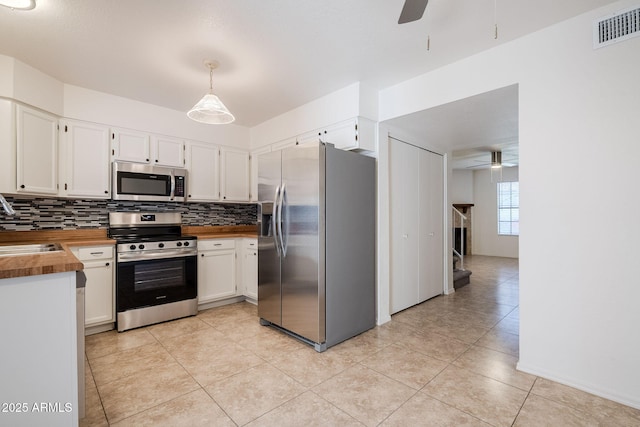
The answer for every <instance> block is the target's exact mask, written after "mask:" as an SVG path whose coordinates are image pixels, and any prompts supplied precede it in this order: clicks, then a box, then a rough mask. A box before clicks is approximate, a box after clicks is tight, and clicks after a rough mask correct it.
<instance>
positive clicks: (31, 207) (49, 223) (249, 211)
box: [0, 196, 257, 231]
mask: <svg viewBox="0 0 640 427" xmlns="http://www.w3.org/2000/svg"><path fill="white" fill-rule="evenodd" d="M6 199H7V201H8V202H9V203H11V205H12V206H13V209H14V210H15V211H16V214H15V215H14V216H8V215H6V214H5V213H4V211H3V210H2V209H0V230H4V231H30V230H72V229H79V228H107V227H108V226H109V212H116V211H146V212H180V213H181V214H182V224H184V225H254V224H255V223H256V221H257V206H256V205H255V204H242V203H237V204H233V203H163V202H121V201H114V200H80V199H58V198H49V197H47V198H34V197H27V196H24V197H23V196H14V197H6Z"/></svg>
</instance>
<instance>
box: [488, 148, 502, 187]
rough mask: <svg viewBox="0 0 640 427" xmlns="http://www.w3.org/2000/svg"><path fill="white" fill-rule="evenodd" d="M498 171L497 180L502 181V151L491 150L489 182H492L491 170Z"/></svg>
mask: <svg viewBox="0 0 640 427" xmlns="http://www.w3.org/2000/svg"><path fill="white" fill-rule="evenodd" d="M494 170H495V171H500V177H499V179H498V181H502V151H492V152H491V182H493V171H494Z"/></svg>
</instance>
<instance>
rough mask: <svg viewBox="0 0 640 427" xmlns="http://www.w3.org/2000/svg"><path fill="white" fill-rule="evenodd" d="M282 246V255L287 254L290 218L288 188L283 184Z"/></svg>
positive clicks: (281, 197) (281, 208) (281, 200)
mask: <svg viewBox="0 0 640 427" xmlns="http://www.w3.org/2000/svg"><path fill="white" fill-rule="evenodd" d="M280 192H281V194H280V248H281V249H282V257H283V258H285V257H286V256H287V246H288V245H287V241H288V237H289V218H288V215H287V214H288V206H287V189H286V187H285V185H284V184H282V190H281V191H280ZM283 209H284V217H283V216H282V210H283Z"/></svg>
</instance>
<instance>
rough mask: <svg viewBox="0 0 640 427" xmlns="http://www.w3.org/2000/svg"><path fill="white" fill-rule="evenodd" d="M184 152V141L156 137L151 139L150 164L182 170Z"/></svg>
mask: <svg viewBox="0 0 640 427" xmlns="http://www.w3.org/2000/svg"><path fill="white" fill-rule="evenodd" d="M184 151H185V147H184V141H183V140H181V139H177V138H171V137H168V136H157V135H153V136H152V137H151V158H152V159H153V161H152V162H151V163H153V164H155V165H161V166H173V167H178V168H183V167H184V166H185V160H184Z"/></svg>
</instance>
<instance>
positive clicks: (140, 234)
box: [109, 212, 197, 256]
mask: <svg viewBox="0 0 640 427" xmlns="http://www.w3.org/2000/svg"><path fill="white" fill-rule="evenodd" d="M180 220H181V218H180V214H179V213H174V212H157V213H149V212H111V213H109V237H111V238H113V239H116V242H117V245H116V249H117V252H118V253H126V252H129V253H131V252H140V251H144V252H145V253H147V254H148V253H149V252H150V251H154V252H162V251H169V250H172V251H176V250H181V251H185V250H187V249H188V250H190V251H191V250H195V249H196V248H197V239H196V237H194V236H183V235H182V228H181V226H180ZM147 256H148V255H147Z"/></svg>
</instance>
